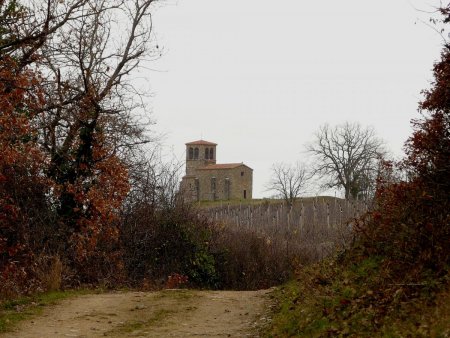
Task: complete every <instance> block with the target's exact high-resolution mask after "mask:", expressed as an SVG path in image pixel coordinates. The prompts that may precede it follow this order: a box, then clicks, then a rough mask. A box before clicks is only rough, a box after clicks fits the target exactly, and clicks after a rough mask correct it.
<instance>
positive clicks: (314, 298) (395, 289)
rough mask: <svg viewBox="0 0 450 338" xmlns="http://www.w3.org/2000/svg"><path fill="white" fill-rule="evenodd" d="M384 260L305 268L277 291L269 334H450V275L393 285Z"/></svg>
mask: <svg viewBox="0 0 450 338" xmlns="http://www.w3.org/2000/svg"><path fill="white" fill-rule="evenodd" d="M352 258H355V257H354V256H353V257H352ZM385 262H386V261H385V260H384V259H383V258H382V257H365V258H362V257H361V259H359V260H358V261H354V262H351V261H342V260H340V259H338V258H334V259H329V260H326V261H323V262H321V263H317V264H314V265H310V266H307V267H302V268H300V269H299V270H298V271H297V274H296V279H295V280H293V281H291V282H289V283H287V284H285V285H284V286H282V287H280V288H279V289H278V290H277V291H276V294H275V298H276V301H277V308H276V310H275V314H274V318H273V321H272V324H271V327H270V329H269V330H268V331H267V332H266V337H368V336H373V337H449V336H450V292H449V291H450V288H449V274H447V275H446V276H445V277H442V278H440V279H433V278H429V279H426V278H425V279H423V280H421V281H418V282H417V283H403V284H402V283H389V278H388V274H389V272H388V268H387V267H386V265H385Z"/></svg>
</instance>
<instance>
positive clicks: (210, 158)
mask: <svg viewBox="0 0 450 338" xmlns="http://www.w3.org/2000/svg"><path fill="white" fill-rule="evenodd" d="M216 147H217V143H212V142H208V141H204V140H199V141H193V142H188V143H186V175H195V171H196V169H197V168H199V167H205V166H207V165H210V164H216V155H217V154H216Z"/></svg>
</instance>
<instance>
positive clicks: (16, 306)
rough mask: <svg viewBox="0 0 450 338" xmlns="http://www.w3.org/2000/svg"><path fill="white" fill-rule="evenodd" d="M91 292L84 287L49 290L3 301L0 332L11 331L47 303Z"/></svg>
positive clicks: (0, 310) (0, 312)
mask: <svg viewBox="0 0 450 338" xmlns="http://www.w3.org/2000/svg"><path fill="white" fill-rule="evenodd" d="M93 292H94V291H92V290H86V289H81V290H67V291H51V292H45V293H40V294H35V295H32V296H27V297H20V298H17V299H12V300H6V301H3V302H1V303H0V333H2V332H8V331H11V330H12V329H13V328H14V327H15V326H16V325H17V324H18V323H19V322H20V321H23V320H26V319H29V318H32V317H34V316H37V315H39V314H41V313H42V311H43V309H44V308H45V307H47V306H49V305H54V304H57V303H59V302H60V301H62V300H64V299H67V298H72V297H76V296H79V295H84V294H89V293H93Z"/></svg>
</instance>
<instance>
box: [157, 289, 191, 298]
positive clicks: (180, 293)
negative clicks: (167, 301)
mask: <svg viewBox="0 0 450 338" xmlns="http://www.w3.org/2000/svg"><path fill="white" fill-rule="evenodd" d="M195 295H196V293H195V292H193V291H192V290H183V289H180V290H162V291H160V292H159V293H158V296H157V297H158V298H172V299H181V300H183V299H184V300H188V299H191V298H192V297H194V296H195Z"/></svg>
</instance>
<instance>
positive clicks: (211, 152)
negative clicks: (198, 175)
mask: <svg viewBox="0 0 450 338" xmlns="http://www.w3.org/2000/svg"><path fill="white" fill-rule="evenodd" d="M209 159H210V160H214V149H213V148H211V149H209Z"/></svg>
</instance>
